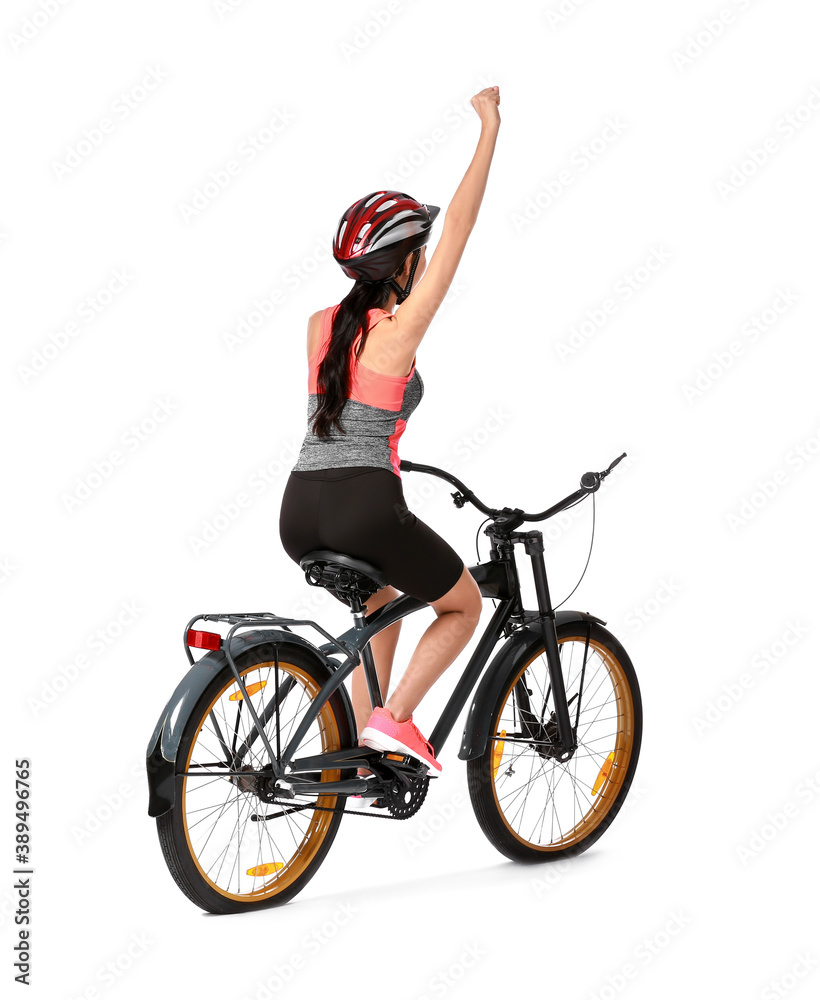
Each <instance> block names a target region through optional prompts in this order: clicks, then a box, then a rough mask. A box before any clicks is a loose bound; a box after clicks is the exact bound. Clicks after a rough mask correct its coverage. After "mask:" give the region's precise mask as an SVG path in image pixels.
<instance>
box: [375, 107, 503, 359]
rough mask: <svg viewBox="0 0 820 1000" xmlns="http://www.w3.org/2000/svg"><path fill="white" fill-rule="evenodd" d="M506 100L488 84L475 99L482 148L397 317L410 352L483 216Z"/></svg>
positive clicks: (399, 337)
mask: <svg viewBox="0 0 820 1000" xmlns="http://www.w3.org/2000/svg"><path fill="white" fill-rule="evenodd" d="M500 101H501V95H500V93H499V90H498V87H487V88H485V89H484V90H482V91H480V92H479V93H478V94H476V95H475V97H472V98H470V103H471V104H472V106H473V108H474V109H475V111H476V113H477V114H478V117H479V118H480V119H481V134H480V135H479V137H478V145H477V146H476V151H475V153H474V155H473V159H472V161H471V163H470V165H469V167H468V168H467V172H466V173H465V174H464V177H463V178H462V181H461V183H460V184H459V186H458V188H457V190H456V193H455V194H454V195H453V199H452V201H451V202H450V204H449V206H448V208H447V212H446V213H445V215H444V226H443V228H442V232H441V237H440V238H439V241H438V244H437V246H436V250H435V253H434V254H433V256H432V258H431V259H430V263H429V264H428V265H427V270H426V271H425V272H424V275H423V276H422V278H421V280H420V281H419V283H418V285H416V286H415V287H414V288H413V290H412V291H411V292H410V294H409V295H408V296H407V298H406V299H405V300H404V302H403V303H402V304H401V305H400V306H399V307H398V309H397V310H396V312H395V314H394V319H393V321H392V322H393V326H394V335H395V336H396V338H397V340H398V343H399V344H400V345H401V350H402V353H403V354H404V353H406V355H407V357H412V356H413V355H414V353H415V350H416V348H417V347H418V345H419V344H420V343H421V339H422V337H423V336H424V334H425V333H426V332H427V328H428V327H429V325H430V322H431V321H432V319H433V316H435V314H436V310H437V309H438V307H439V306H440V305H441V303H442V302H443V300H444V297H445V296H446V294H447V291H448V290H449V288H450V285H451V284H452V281H453V278H454V277H455V273H456V268H457V267H458V264H459V261H460V260H461V255H462V253H463V252H464V247H465V246H466V245H467V238H468V237H469V235H470V233H471V232H472V228H473V226H474V225H475V221H476V218H477V217H478V210H479V208H480V207H481V201H482V198H483V197H484V189H485V187H486V186H487V175H488V174H489V172H490V163H491V162H492V159H493V153H494V152H495V140H496V137H497V136H498V128H499V125H500V123H501V117H500V115H499V113H498V105H499V103H500Z"/></svg>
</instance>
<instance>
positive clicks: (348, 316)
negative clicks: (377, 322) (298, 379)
mask: <svg viewBox="0 0 820 1000" xmlns="http://www.w3.org/2000/svg"><path fill="white" fill-rule="evenodd" d="M389 298H390V285H389V283H388V281H387V280H385V281H378V282H371V281H362V280H361V279H358V280H357V281H356V282H355V283H354V285H353V287H352V288H351V289H350V291H349V292H348V293H347V295H346V296H345V297H344V298H343V299H342V301H341V302H340V303H339V308H338V309H337V310H336V315H335V316H334V318H333V330H332V332H331V336H330V345H329V346H328V349H327V353H326V354H325V356H324V358H323V359H322V363H321V365H319V373H318V378H317V389H318V393H319V404H318V406H317V408H316V412H315V413H314V415H313V420H312V424H311V426H312V430H313V433H314V434H315V435H316V436H317V437H319V438H323V437H330V431H331V428H332V427H333V426H334V425H335V426H336V427H337V428H338V430H339V432H340V433H344V429H343V428H342V426H341V423H340V422H339V417H340V416H341V413H342V409H343V408H344V405H345V402H346V401H347V397H348V392H349V391H350V384H349V382H350V369H349V365H350V348H351V347H352V346H353V341H354V340H355V339H356V335H357V334H358V332H359V330H363V331H364V332H363V334H362V340H361V343H360V344H359V348H358V350H357V352H356V357H357V358H358V357H359V356H360V355H361V353H362V351H363V350H364V345H365V341H366V340H367V310H368V309H376V308H378V309H383V308H384V307H385V305H386V304H387V300H388V299H389Z"/></svg>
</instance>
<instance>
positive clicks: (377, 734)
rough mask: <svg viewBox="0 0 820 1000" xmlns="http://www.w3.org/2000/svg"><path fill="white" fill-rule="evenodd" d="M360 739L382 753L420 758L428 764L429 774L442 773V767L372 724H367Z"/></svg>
mask: <svg viewBox="0 0 820 1000" xmlns="http://www.w3.org/2000/svg"><path fill="white" fill-rule="evenodd" d="M359 739H360V740H361V741H362V743H364V745H365V746H368V747H370V749H371V750H381V751H382V753H401V754H405V755H406V756H408V757H415V759H416V760H420V761H421V762H422V764H427V773H428V775H432V776H433V777H435V776H436V775H438V774H441V768H440V767H435V766H434V765H433V764H430V763H428V761H426V760H424V759H423V758H422V757H419V756H418V754H416V753H414V752H413V751H412V750H411V749H410V747H406V746H405V745H404V744H403V743H400V742H399V740H397V739H396V738H395V736H388V735H387V733H383V732H382V731H381V729H373V728H372V727H371V726H365V727H364V729H363V730H362V732H361V735H360V737H359Z"/></svg>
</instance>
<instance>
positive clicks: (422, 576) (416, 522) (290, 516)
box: [279, 465, 464, 604]
mask: <svg viewBox="0 0 820 1000" xmlns="http://www.w3.org/2000/svg"><path fill="white" fill-rule="evenodd" d="M279 537H280V539H281V541H282V546H283V547H284V549H285V551H286V552H287V554H288V555H289V556H290V558H291V559H293V561H294V562H295V563H297V565H298V563H299V559H300V558H301V557H302V556H303V555H304V554H305V553H306V552H310V551H311V550H312V549H333V550H335V551H336V552H343V553H344V554H345V555H349V556H353V557H354V558H358V559H364V560H366V561H367V562H369V563H372V564H373V565H374V566H377V567H378V568H379V569H381V570H382V571H383V573H384V574H385V576H386V577H387V580H388V582H389V583H391V584H392V585H393V586H394V587H395V588H396V589H397V590H400V591H402V593H405V594H410V595H411V596H412V597H417V598H418V599H419V600H422V601H425V602H426V603H428V604H429V603H431V602H432V601H437V600H439V598H441V597H443V596H444V595H445V594H446V593H447V591H448V590H450V589H451V588H452V587H454V586H455V585H456V583H457V582H458V580H459V579H460V577H461V574H462V572H463V569H464V562H463V560H462V558H461V556H460V555H459V554H458V553H457V552H456V550H455V549H454V548H453V547H452V546H451V545H449V544H448V543H447V542H446V541H445V540H444V539H443V538H442V537H441V536H440V535H437V534H436V532H435V531H433V529H432V528H430V527H429V526H428V525H426V524H425V523H424V521H422V520H420V519H419V518H418V517H416V515H415V514H413V513H412V512H411V511H410V510H409V509H408V507H407V504H406V503H405V500H404V491H403V489H402V482H401V479H400V478H399V477H398V476H397V475H396V474H395V473H394V472H389V471H388V470H387V469H382V468H378V467H377V466H361V465H359V466H351V467H348V468H339V469H318V470H315V471H304V472H294V471H292V472H291V473H290V477H289V478H288V481H287V483H286V485H285V492H284V493H283V495H282V506H281V510H280V514H279Z"/></svg>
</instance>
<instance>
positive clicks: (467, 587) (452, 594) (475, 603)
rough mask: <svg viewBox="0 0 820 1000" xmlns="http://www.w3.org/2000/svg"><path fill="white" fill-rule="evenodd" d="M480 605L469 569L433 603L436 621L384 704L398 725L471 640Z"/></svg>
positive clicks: (479, 592)
mask: <svg viewBox="0 0 820 1000" xmlns="http://www.w3.org/2000/svg"><path fill="white" fill-rule="evenodd" d="M481 602H482V597H481V591H480V590H479V589H478V584H477V583H476V582H475V580H474V579H473V575H472V574H471V573H470V571H469V569H467V567H466V566H465V567H464V569H463V570H462V573H461V577H460V578H459V580H458V582H457V583H456V585H455V586H454V587H452V588H451V589H450V590H448V591H447V593H446V594H445V595H444V596H443V597H441V598H439V600H437V601H431V602H430V607H432V608H433V610H434V611H435V613H436V620H435V621H434V622H433V624H432V625H430V627H429V628H428V629H427V631H426V632H425V633H424V635H423V636H422V637H421V639H420V640H419V644H418V646H417V647H416V650H415V652H414V653H413V655H412V657H411V658H410V662H409V663H408V665H407V669H406V670H405V672H404V676H403V677H402V679H401V680H400V681H399V684H398V686H397V687H396V690H395V691H394V692H393V694H392V695H391V696H390V698H389V699H388V701H387V702H386V704H385V708H387V709H389V710H390V714H391V715H392V716H393V718H394V719H395V720H396V722H404V721H405V720H406V719H409V718H410V716H411V714H412V713H413V711H414V710H415V708H416V706H417V705H418V704H419V702H420V701H421V699H422V698H423V697H424V695H425V694H427V692H428V691H429V690H430V688H431V687H432V686H433V684H434V683H435V682H436V681H437V680H438V678H439V677H440V676H441V675H442V674H443V673H444V671H445V670H446V669H447V667H449V666H450V664H451V663H452V662H453V660H455V658H456V657H457V656H458V654H459V653H460V652H461V651H462V649H464V647H465V646H466V645H467V643H468V642H469V641H470V638H471V636H472V635H473V633H474V632H475V629H476V625H478V621H479V618H480V617H481ZM396 624H400V622H397V623H396ZM390 628H393V626H392V625H391V626H390ZM387 631H389V629H385V632H387ZM382 634H384V633H382ZM365 721H366V720H365ZM362 725H364V723H362ZM359 731H360V732H361V727H360V729H359Z"/></svg>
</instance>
